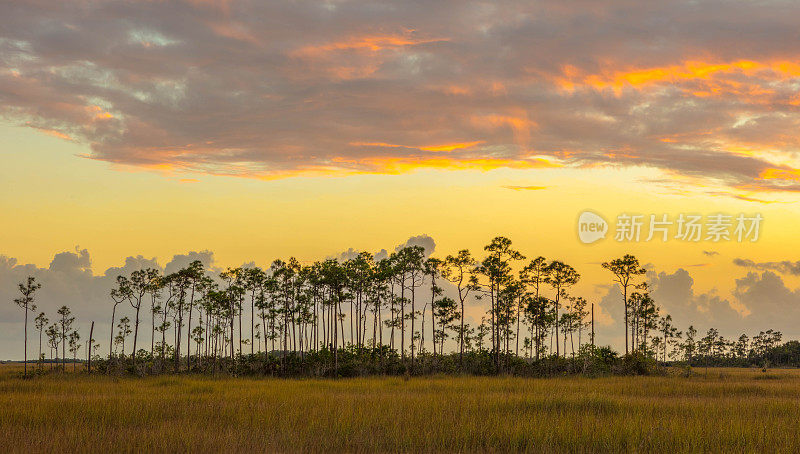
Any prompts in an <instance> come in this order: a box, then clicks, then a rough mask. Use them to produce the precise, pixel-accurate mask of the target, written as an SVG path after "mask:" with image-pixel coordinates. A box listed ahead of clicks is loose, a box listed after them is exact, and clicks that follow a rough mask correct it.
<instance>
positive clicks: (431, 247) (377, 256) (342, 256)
mask: <svg viewBox="0 0 800 454" xmlns="http://www.w3.org/2000/svg"><path fill="white" fill-rule="evenodd" d="M411 246H421V247H422V248H423V249H425V257H430V256H431V254H433V252H434V251H435V250H436V241H434V239H433V238H431V237H430V236H428V235H425V234H422V235H417V236H412V237H409V238H408V239H407V240H406V241H405V242H403V243H401V244H398V245H397V246H396V247H395V248H394V250H395V251H399V250H400V249H403V248H405V247H411ZM361 252H362V251H360V250H358V249H355V248H348V249H347V250H346V251H342V252H340V253H338V254H335V255H332V256H329V257H328V258H332V259H336V260H339V261H346V260H352V259H354V258H356V257H357V256H358V254H360V253H361ZM372 257H373V259H374V260H375V261H378V260H383V259H386V258H389V251H387V250H386V249H381V250H379V251H377V252H375V253H373V254H372Z"/></svg>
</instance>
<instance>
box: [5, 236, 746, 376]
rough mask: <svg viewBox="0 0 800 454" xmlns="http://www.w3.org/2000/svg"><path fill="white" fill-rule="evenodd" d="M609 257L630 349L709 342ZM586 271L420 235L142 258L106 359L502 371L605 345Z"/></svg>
mask: <svg viewBox="0 0 800 454" xmlns="http://www.w3.org/2000/svg"><path fill="white" fill-rule="evenodd" d="M602 266H603V268H605V269H607V270H609V271H610V272H611V273H612V276H613V279H614V281H615V282H616V283H617V284H619V287H620V289H621V293H622V301H621V304H622V306H623V308H624V313H625V353H626V354H628V353H642V354H645V355H648V356H651V357H654V358H658V357H659V356H660V358H661V360H663V361H666V360H667V356H668V354H667V350H668V349H669V350H670V354H669V356H670V357H672V358H675V357H676V355H677V353H676V352H678V351H683V352H684V357H686V358H688V359H692V358H693V355H696V354H701V353H703V352H706V350H704V348H705V346H706V345H707V343H704V342H701V341H702V340H695V338H696V333H693V328H690V329H689V330H688V331H687V335H686V338H685V339H683V340H682V333H681V332H679V331H677V329H676V328H675V327H673V326H672V322H671V317H670V316H669V315H662V314H661V311H660V309H659V308H658V307H657V305H656V303H655V301H653V299H652V298H651V297H650V295H649V293H648V288H647V285H646V283H644V282H641V279H640V278H641V276H642V275H643V274H644V273H645V270H644V268H643V267H642V266H641V265H640V263H639V261H638V259H636V258H635V257H634V256H631V255H625V256H624V257H621V258H618V259H615V260H611V261H609V262H605V263H603V264H602ZM579 280H580V274H579V273H578V272H577V271H576V270H575V269H574V268H573V267H572V266H570V265H568V264H566V263H564V262H562V261H559V260H552V261H551V260H547V259H546V258H544V257H541V256H537V257H534V258H532V259H527V258H526V257H525V256H524V255H523V254H522V253H521V252H519V251H517V250H516V249H514V248H513V245H512V242H511V241H510V240H509V239H508V238H505V237H497V238H494V239H493V240H492V241H491V242H490V243H489V244H488V245H487V246H486V247H484V256H483V258H481V259H478V258H476V257H474V256H473V255H472V253H471V252H470V251H469V250H461V251H458V253H456V254H453V255H448V256H446V257H444V258H441V259H440V258H433V257H427V256H426V254H425V250H424V249H423V248H422V247H419V246H409V247H404V248H400V249H398V250H397V251H395V252H394V253H392V254H391V255H390V256H388V257H387V258H384V259H380V260H376V259H375V258H374V257H373V255H371V254H369V253H367V252H362V253H360V254H357V255H356V256H355V257H353V258H351V259H348V260H333V259H330V260H325V261H320V262H315V263H313V264H309V265H302V264H301V263H300V262H299V261H297V260H296V259H294V258H291V259H289V260H288V261H283V260H276V261H274V262H273V263H272V265H271V266H270V267H269V268H268V269H261V268H258V267H239V268H228V269H226V270H224V271H222V272H219V273H213V272H212V271H211V270H208V269H205V268H204V266H203V264H202V263H201V262H199V261H195V262H192V263H191V264H190V265H189V266H187V267H185V268H183V269H180V270H178V271H177V272H174V273H171V274H166V275H165V274H163V273H162V272H161V271H160V270H157V269H153V268H149V269H143V270H137V271H134V272H132V273H131V274H130V275H120V276H118V277H117V279H116V285H115V287H114V288H113V289H112V290H111V292H110V297H111V332H110V337H109V345H108V362H109V364H120V363H122V364H128V363H130V365H131V366H132V368H133V369H136V368H137V367H139V366H142V364H141V363H146V364H147V365H148V367H152V368H153V370H155V371H163V370H165V369H167V368H169V369H171V370H173V371H181V370H193V369H195V368H198V367H208V365H209V364H210V365H213V367H214V369H215V370H216V368H217V365H221V364H235V363H236V361H237V360H239V359H241V358H243V357H244V356H245V355H250V356H251V357H255V356H257V355H261V357H263V358H264V359H265V361H266V360H268V359H270V360H275V361H278V362H279V365H280V366H281V367H285V363H286V361H287V358H293V357H299V358H300V359H301V360H302V358H304V357H305V356H306V355H314V354H318V353H320V352H325V353H326V354H327V355H328V356H329V357H330V361H331V362H332V367H333V370H334V371H338V368H339V357H340V355H341V354H342V353H343V352H348V354H355V355H368V356H369V357H370V358H372V359H373V360H377V361H383V360H385V359H386V358H388V357H391V356H395V355H396V356H397V357H398V361H399V363H400V364H402V365H403V367H405V368H407V369H408V370H409V371H411V372H414V369H415V367H416V366H417V363H418V361H419V360H420V357H423V358H425V359H431V358H432V359H434V360H435V359H436V358H441V357H443V356H449V357H452V358H454V359H457V362H458V364H459V365H462V366H463V362H464V357H465V354H473V353H475V352H477V353H480V354H482V355H485V356H486V357H487V358H490V360H491V365H492V368H493V370H494V371H495V372H500V371H504V370H508V369H509V368H510V367H511V363H512V362H513V361H514V360H516V359H517V358H529V359H530V360H533V361H538V360H540V359H542V358H545V357H571V358H574V357H575V355H576V353H578V352H581V351H582V348H583V347H584V346H591V347H593V346H594V337H595V336H594V335H595V332H594V304H590V303H589V302H588V301H587V300H586V299H585V298H583V297H581V296H578V295H575V294H573V292H572V288H573V287H574V286H575V285H576V284H577V283H578V281H579ZM445 286H449V287H450V289H449V291H448V292H445V291H444V289H445ZM39 287H40V285H39V284H37V283H36V282H35V279H34V278H33V277H30V278H28V280H27V282H26V283H22V284H20V286H19V289H20V293H21V295H22V296H21V297H20V298H18V299H17V300H15V302H16V303H17V304H18V305H19V306H20V307H21V308H23V309H24V310H25V359H26V370H25V373H26V374H27V325H28V321H27V318H28V312H35V310H36V306H35V304H34V294H35V292H36V290H37V289H38V288H39ZM423 289H424V290H425V292H423V291H422V290H423ZM423 295H424V296H423ZM477 303H481V304H477ZM480 305H482V306H483V308H484V312H483V314H482V315H481V314H478V315H479V316H480V317H481V321H480V323H479V324H474V325H473V324H470V323H468V322H467V310H468V308H469V309H470V310H471V312H472V313H471V315H473V317H474V318H477V317H475V308H476V307H479V306H480ZM123 308H125V312H126V313H125V315H123V316H121V317H120V318H119V319H118V318H117V317H118V315H121V314H120V312H122V309H123ZM57 314H58V319H57V320H56V322H55V323H54V324H52V325H48V323H49V320H48V319H47V317H46V315H45V314H44V313H40V314H39V315H37V316H36V317H35V326H36V329H37V330H39V341H40V342H39V343H40V354H39V358H40V360H41V359H42V358H43V354H42V352H41V340H42V335H43V334H46V335H47V339H48V344H47V345H48V346H49V347H50V349H51V357H52V355H53V353H55V355H56V357H58V348H59V346H60V347H61V358H62V367H64V366H65V361H66V359H65V358H66V347H67V346H69V351H70V352H71V353H72V355H73V359H75V358H77V353H78V349H79V348H80V346H81V345H80V343H79V340H80V336H79V334H78V332H77V330H73V329H72V324H73V321H74V317H71V315H70V311H69V308H67V307H66V306H64V307H62V308H60V309H59V310H58V312H57ZM140 328H144V329H145V330H148V331H149V335H148V334H147V333H143V332H142V331H143V330H142V329H140ZM690 334H691V335H690ZM142 337H145V339H146V340H142ZM147 338H149V339H147ZM147 340H149V342H147ZM448 341H449V342H448ZM143 342H146V343H148V344H149V345H142V343H143ZM710 342H711V344H710V345H713V346H714V347H713V348H712V350H709V352H713V354H719V352H722V351H723V349H722V347H718V345H720V342H721V341H720V338H719V337H718V336H717V337H714V338H713V340H712V341H710ZM755 343H756V342H755V339H754V344H755ZM725 345H727V344H725ZM758 345H761V344H758ZM725 348H728V347H725ZM754 348H755V347H754ZM759 348H760V347H759ZM92 351H94V352H95V355H97V353H98V344H97V343H96V341H95V340H94V339H92V338H91V334H90V336H89V339H88V340H87V357H88V358H89V359H90V360H91V358H92V356H93V355H92ZM328 356H326V357H328Z"/></svg>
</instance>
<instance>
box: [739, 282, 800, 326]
mask: <svg viewBox="0 0 800 454" xmlns="http://www.w3.org/2000/svg"><path fill="white" fill-rule="evenodd" d="M734 295H735V297H736V298H737V299H738V300H739V301H740V302H741V303H742V304H744V305H745V306H747V307H748V308H749V309H750V311H751V314H750V315H749V316H748V317H747V319H748V321H749V322H750V323H751V324H752V325H753V326H755V327H757V329H759V330H766V329H768V328H772V329H777V330H780V331H782V332H783V333H784V334H785V335H789V336H790V337H797V335H798V334H800V330H799V329H798V328H797V324H796V323H795V320H797V317H798V316H800V289H795V290H790V289H789V288H788V287H787V286H786V284H785V283H784V282H783V279H781V277H780V276H778V275H777V274H775V273H773V272H772V271H764V272H763V273H761V274H760V275H759V274H758V273H755V272H749V273H747V275H746V276H745V277H742V278H740V279H737V280H736V288H735V290H734Z"/></svg>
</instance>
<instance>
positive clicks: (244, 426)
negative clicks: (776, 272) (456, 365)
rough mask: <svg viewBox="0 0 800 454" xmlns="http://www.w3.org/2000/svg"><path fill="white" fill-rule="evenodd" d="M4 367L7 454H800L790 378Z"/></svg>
mask: <svg viewBox="0 0 800 454" xmlns="http://www.w3.org/2000/svg"><path fill="white" fill-rule="evenodd" d="M13 367H15V366H13ZM9 369H10V367H9V366H4V367H2V368H0V437H2V438H0V452H23V451H25V452H30V451H31V450H32V451H47V452H57V451H103V452H110V451H123V452H131V451H139V452H140V451H227V452H234V451H262V452H263V451H348V452H353V451H448V452H451V451H517V450H526V451H541V452H545V451H546V452H552V451H561V452H564V451H569V452H585V451H657V452H675V451H681V452H685V451H717V452H722V451H724V452H731V451H735V452H753V451H770V452H776V451H778V452H797V451H798V450H800V439H799V438H800V435H798V424H800V423H798V421H800V372H798V371H794V370H773V371H770V372H768V373H767V374H764V373H762V372H761V371H755V370H736V369H712V370H711V371H709V372H708V376H705V375H704V372H703V371H702V370H699V371H698V373H699V375H697V376H694V377H691V378H686V377H680V376H668V377H606V378H598V379H590V378H580V377H571V378H553V379H524V378H510V377H458V378H454V377H433V378H412V379H410V380H404V379H403V378H363V379H346V380H335V381H334V380H280V379H250V378H220V379H214V378H207V377H191V376H181V377H170V376H165V377H149V378H143V379H134V378H122V379H116V378H113V377H106V376H91V377H89V376H85V375H82V374H81V375H78V376H75V375H72V374H68V375H66V376H63V377H59V376H47V377H39V378H35V379H32V380H22V379H20V378H17V376H16V372H15V373H14V374H10V373H9V372H8V371H9Z"/></svg>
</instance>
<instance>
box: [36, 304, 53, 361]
mask: <svg viewBox="0 0 800 454" xmlns="http://www.w3.org/2000/svg"><path fill="white" fill-rule="evenodd" d="M34 322H35V325H36V329H37V330H38V331H39V370H42V360H43V359H44V355H43V354H42V333H43V332H44V329H45V327H46V326H47V323H49V322H50V320H49V319H48V318H47V316H46V315H45V314H44V312H39V315H37V316H36V318H35V319H34Z"/></svg>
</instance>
